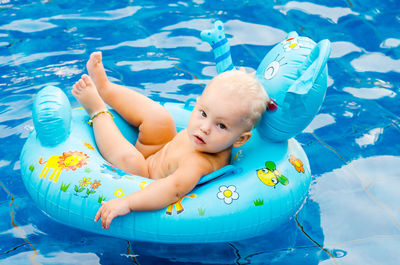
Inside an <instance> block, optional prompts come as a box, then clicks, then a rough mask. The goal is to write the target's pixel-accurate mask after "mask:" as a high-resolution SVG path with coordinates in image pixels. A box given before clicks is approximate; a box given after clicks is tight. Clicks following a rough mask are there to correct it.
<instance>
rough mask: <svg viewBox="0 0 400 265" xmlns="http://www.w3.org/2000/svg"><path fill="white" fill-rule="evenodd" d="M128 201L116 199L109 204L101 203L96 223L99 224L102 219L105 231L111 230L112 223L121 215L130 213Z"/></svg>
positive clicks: (95, 219)
mask: <svg viewBox="0 0 400 265" xmlns="http://www.w3.org/2000/svg"><path fill="white" fill-rule="evenodd" d="M130 211H131V210H130V209H129V204H128V200H125V199H114V200H111V201H109V202H104V201H102V202H101V207H100V209H99V210H98V211H97V214H96V217H95V218H94V221H95V222H97V221H98V220H99V219H100V218H101V226H102V227H103V228H105V229H108V228H110V224H111V221H112V220H113V219H114V218H115V217H117V216H121V215H126V214H128V213H129V212H130Z"/></svg>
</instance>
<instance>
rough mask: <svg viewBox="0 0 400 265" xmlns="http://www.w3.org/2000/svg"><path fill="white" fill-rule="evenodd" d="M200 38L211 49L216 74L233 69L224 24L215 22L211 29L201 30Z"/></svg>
mask: <svg viewBox="0 0 400 265" xmlns="http://www.w3.org/2000/svg"><path fill="white" fill-rule="evenodd" d="M200 37H201V39H202V40H203V41H206V42H208V43H209V44H210V45H211V48H212V49H213V52H214V57H215V62H216V64H217V73H218V74H220V73H223V72H225V71H229V70H233V69H235V67H234V65H233V64H232V57H231V47H230V45H229V41H228V39H227V38H226V37H225V31H224V24H223V23H222V22H221V21H219V20H218V21H216V22H215V23H214V27H213V28H212V29H210V30H203V31H202V32H201V33H200Z"/></svg>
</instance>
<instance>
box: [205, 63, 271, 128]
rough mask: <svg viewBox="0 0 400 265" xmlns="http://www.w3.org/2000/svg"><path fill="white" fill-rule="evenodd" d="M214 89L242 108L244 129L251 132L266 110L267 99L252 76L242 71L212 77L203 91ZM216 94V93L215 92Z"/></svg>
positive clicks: (263, 90) (262, 89)
mask: <svg viewBox="0 0 400 265" xmlns="http://www.w3.org/2000/svg"><path fill="white" fill-rule="evenodd" d="M210 89H216V90H217V91H219V92H223V91H225V92H227V93H228V95H229V96H230V97H231V100H232V101H234V102H235V103H237V104H238V105H236V106H237V107H242V108H243V110H244V112H243V122H244V129H245V130H247V131H250V130H252V129H253V128H254V127H255V126H256V124H257V122H258V121H259V120H260V118H261V116H262V115H263V113H264V112H265V110H266V107H267V104H268V101H269V97H268V95H267V93H266V92H265V89H264V88H263V87H262V86H261V84H260V83H259V82H258V81H257V80H256V79H255V77H254V75H252V74H247V73H245V72H243V71H236V70H233V71H227V72H223V73H221V74H219V75H217V76H216V77H214V78H213V79H212V80H211V82H210V83H209V84H208V86H207V87H206V89H205V90H204V91H203V94H204V93H207V90H210ZM217 93H218V92H217Z"/></svg>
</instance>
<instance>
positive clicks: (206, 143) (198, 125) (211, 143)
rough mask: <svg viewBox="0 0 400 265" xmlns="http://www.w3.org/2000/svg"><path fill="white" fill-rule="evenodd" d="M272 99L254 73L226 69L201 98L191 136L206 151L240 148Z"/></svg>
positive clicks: (192, 124)
mask: <svg viewBox="0 0 400 265" xmlns="http://www.w3.org/2000/svg"><path fill="white" fill-rule="evenodd" d="M268 100H269V99H268V96H267V93H266V92H265V90H264V88H263V87H262V86H261V85H260V84H259V83H258V82H257V80H256V79H255V78H254V76H252V75H250V74H246V73H245V72H242V71H235V70H234V71H228V72H224V73H222V74H220V75H218V76H216V77H214V78H213V79H212V80H211V82H210V83H209V84H208V85H207V87H206V88H205V89H204V91H203V93H202V95H201V96H200V97H199V98H198V100H197V103H196V106H195V108H194V110H193V113H192V116H191V118H190V121H189V124H188V133H189V137H191V138H193V139H192V140H193V143H194V145H195V147H196V148H197V149H198V150H200V151H204V152H211V153H216V152H219V151H222V150H224V149H227V148H229V147H231V146H234V147H239V146H241V145H243V144H244V143H245V142H246V141H247V140H248V139H249V138H250V137H251V132H250V131H251V129H253V128H254V126H255V125H256V124H257V121H258V120H259V119H260V118H261V116H262V114H263V113H264V111H265V109H266V106H267V102H268ZM191 135H192V136H191Z"/></svg>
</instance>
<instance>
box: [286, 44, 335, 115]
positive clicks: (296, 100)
mask: <svg viewBox="0 0 400 265" xmlns="http://www.w3.org/2000/svg"><path fill="white" fill-rule="evenodd" d="M330 51H331V45H330V41H329V40H322V41H320V42H319V43H318V44H317V45H316V46H315V47H314V49H313V50H312V51H311V53H310V54H309V55H308V57H307V59H306V60H305V61H304V62H303V65H302V67H301V68H300V69H299V71H300V72H303V73H302V75H301V76H300V77H299V78H298V79H297V80H296V81H295V82H294V83H293V84H292V85H291V86H290V87H289V89H288V91H287V94H286V97H285V100H284V102H285V103H284V105H286V106H290V109H291V110H292V112H301V111H304V110H306V109H307V108H309V107H312V105H311V104H309V103H310V100H309V99H310V98H309V97H308V95H309V93H310V92H311V91H313V90H319V89H321V88H322V89H324V88H323V86H321V85H320V84H319V82H317V79H318V78H319V77H320V76H321V74H322V73H323V71H324V69H325V68H326V63H327V61H328V58H329V55H330ZM325 89H326V88H325ZM324 92H325V91H324Z"/></svg>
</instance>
